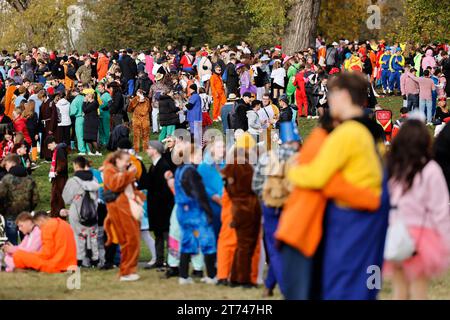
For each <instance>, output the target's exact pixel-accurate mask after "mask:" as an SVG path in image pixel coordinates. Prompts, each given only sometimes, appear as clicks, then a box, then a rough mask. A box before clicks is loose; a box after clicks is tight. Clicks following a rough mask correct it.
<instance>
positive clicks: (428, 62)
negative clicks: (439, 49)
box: [422, 49, 436, 70]
mask: <svg viewBox="0 0 450 320" xmlns="http://www.w3.org/2000/svg"><path fill="white" fill-rule="evenodd" d="M428 67H432V68H433V69H434V68H436V60H435V59H434V57H433V50H431V49H428V50H427V52H426V54H425V57H424V58H423V59H422V69H423V70H426V69H427V68H428Z"/></svg>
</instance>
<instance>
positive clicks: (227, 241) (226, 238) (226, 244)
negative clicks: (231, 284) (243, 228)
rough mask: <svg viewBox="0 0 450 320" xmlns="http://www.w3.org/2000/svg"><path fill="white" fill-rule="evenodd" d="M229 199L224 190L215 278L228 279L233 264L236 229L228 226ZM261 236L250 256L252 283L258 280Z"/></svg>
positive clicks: (229, 217)
mask: <svg viewBox="0 0 450 320" xmlns="http://www.w3.org/2000/svg"><path fill="white" fill-rule="evenodd" d="M231 205H232V203H231V199H230V197H229V196H228V193H227V192H226V191H225V190H224V192H223V196H222V228H221V229H220V233H219V239H218V241H217V279H219V280H224V279H226V280H228V279H229V277H230V274H231V267H232V265H233V258H234V253H235V251H236V248H237V236H236V230H235V229H234V228H231V227H230V223H231V221H232V219H233V215H232V213H231ZM261 236H262V234H261V233H260V235H259V237H258V241H257V244H256V248H255V253H254V254H253V258H252V272H251V279H252V282H253V283H255V284H256V283H257V280H258V267H259V258H260V252H261Z"/></svg>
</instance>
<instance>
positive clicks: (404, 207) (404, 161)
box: [385, 119, 450, 300]
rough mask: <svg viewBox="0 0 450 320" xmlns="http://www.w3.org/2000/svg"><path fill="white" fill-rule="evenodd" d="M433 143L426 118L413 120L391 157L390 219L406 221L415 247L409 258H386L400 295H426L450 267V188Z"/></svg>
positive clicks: (422, 297)
mask: <svg viewBox="0 0 450 320" xmlns="http://www.w3.org/2000/svg"><path fill="white" fill-rule="evenodd" d="M431 143H432V140H431V136H430V134H429V131H428V129H427V128H426V126H425V125H424V124H423V122H422V121H420V120H415V119H411V120H408V121H406V123H405V124H404V125H403V126H402V128H401V129H400V131H399V133H398V135H397V137H396V138H395V140H394V141H393V143H392V148H391V151H390V153H389V154H388V157H387V159H388V161H387V165H388V170H389V176H390V179H389V192H390V195H391V202H392V211H391V214H390V217H389V224H390V226H394V225H395V224H396V223H400V222H402V223H404V224H405V225H406V227H407V230H408V232H409V235H410V237H411V238H412V240H413V242H414V247H415V253H414V254H412V255H411V256H410V257H409V258H406V259H405V260H402V261H386V263H385V267H386V268H385V271H386V273H387V275H390V276H392V280H393V298H394V299H396V300H398V299H401V300H405V299H414V300H416V299H419V300H425V299H427V286H428V283H429V281H430V279H432V278H435V277H436V276H439V275H441V274H444V273H445V272H446V271H447V270H448V268H449V266H450V215H449V193H448V189H447V184H446V180H445V177H444V174H443V172H442V169H441V167H440V166H439V164H437V163H436V162H435V161H434V160H432V158H431V156H432V155H431V151H430V150H431ZM430 190H433V191H432V192H430ZM389 240H390V238H389V237H388V238H387V240H386V241H387V244H386V245H387V246H389Z"/></svg>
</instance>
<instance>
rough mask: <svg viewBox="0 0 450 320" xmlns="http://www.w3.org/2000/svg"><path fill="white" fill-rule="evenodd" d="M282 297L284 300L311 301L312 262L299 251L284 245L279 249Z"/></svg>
mask: <svg viewBox="0 0 450 320" xmlns="http://www.w3.org/2000/svg"><path fill="white" fill-rule="evenodd" d="M281 260H282V271H283V272H282V283H280V288H283V291H284V292H283V295H284V298H285V299H286V300H309V299H311V283H312V282H311V280H312V265H313V260H312V259H311V258H307V257H305V256H304V255H303V254H302V253H301V252H300V251H298V250H297V249H295V248H293V247H291V246H289V245H284V246H283V247H282V248H281Z"/></svg>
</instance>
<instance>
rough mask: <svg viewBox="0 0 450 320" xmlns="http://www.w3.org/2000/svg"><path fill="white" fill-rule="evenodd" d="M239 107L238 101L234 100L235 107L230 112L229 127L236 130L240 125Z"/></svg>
mask: <svg viewBox="0 0 450 320" xmlns="http://www.w3.org/2000/svg"><path fill="white" fill-rule="evenodd" d="M237 107H238V103H237V101H236V102H234V104H233V108H232V109H231V111H230V113H229V114H228V127H229V129H234V130H236V127H237V125H238V123H237V122H238V119H237V114H236V108H237Z"/></svg>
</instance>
